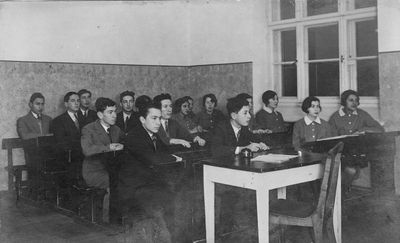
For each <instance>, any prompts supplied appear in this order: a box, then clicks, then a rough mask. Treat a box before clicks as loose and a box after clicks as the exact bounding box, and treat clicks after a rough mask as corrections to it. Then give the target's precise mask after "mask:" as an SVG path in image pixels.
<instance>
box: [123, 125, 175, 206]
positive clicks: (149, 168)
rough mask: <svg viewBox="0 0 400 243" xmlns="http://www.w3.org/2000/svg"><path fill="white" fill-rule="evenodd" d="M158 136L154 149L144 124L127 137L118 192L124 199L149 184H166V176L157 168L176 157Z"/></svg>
mask: <svg viewBox="0 0 400 243" xmlns="http://www.w3.org/2000/svg"><path fill="white" fill-rule="evenodd" d="M155 136H156V137H157V141H156V147H157V151H155V149H154V145H153V141H152V140H151V138H150V136H149V134H148V133H147V131H146V130H145V129H144V128H143V126H142V125H141V126H138V127H137V129H134V130H131V132H130V133H128V135H127V137H126V138H125V142H126V143H125V155H124V158H123V159H122V160H123V162H122V164H121V170H120V174H119V183H118V192H119V195H120V197H121V198H122V199H124V198H125V199H126V198H129V197H131V196H132V195H133V194H134V191H135V190H136V189H137V188H139V187H143V186H147V185H155V184H158V185H165V181H164V176H163V175H162V173H161V172H160V171H159V170H157V168H155V165H157V164H160V163H163V162H172V161H175V160H176V158H175V157H174V156H172V155H171V154H169V150H168V147H167V145H166V144H164V143H163V142H162V140H161V139H160V138H159V137H158V135H157V134H155Z"/></svg>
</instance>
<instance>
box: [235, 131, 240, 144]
mask: <svg viewBox="0 0 400 243" xmlns="http://www.w3.org/2000/svg"><path fill="white" fill-rule="evenodd" d="M239 138H240V130H239V131H238V132H237V133H236V140H237V141H238V142H239Z"/></svg>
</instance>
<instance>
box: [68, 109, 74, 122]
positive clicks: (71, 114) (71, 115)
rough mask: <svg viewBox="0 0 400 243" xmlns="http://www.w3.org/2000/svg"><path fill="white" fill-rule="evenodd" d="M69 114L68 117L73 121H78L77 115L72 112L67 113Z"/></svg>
mask: <svg viewBox="0 0 400 243" xmlns="http://www.w3.org/2000/svg"><path fill="white" fill-rule="evenodd" d="M67 113H68V115H69V116H70V117H71V119H72V120H73V121H75V120H76V116H75V114H76V113H73V112H70V111H67Z"/></svg>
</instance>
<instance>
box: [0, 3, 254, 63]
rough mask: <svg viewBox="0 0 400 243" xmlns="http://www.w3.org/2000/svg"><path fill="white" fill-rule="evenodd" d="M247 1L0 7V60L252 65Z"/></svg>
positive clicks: (30, 4)
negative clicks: (247, 63)
mask: <svg viewBox="0 0 400 243" xmlns="http://www.w3.org/2000/svg"><path fill="white" fill-rule="evenodd" d="M252 11H253V7H252V1H251V0H242V1H232V0H214V1H205V0H204V1H203V0H201V1H193V2H191V1H148V2H138V1H129V2H120V1H87V2H83V1H71V2H64V1H49V2H3V3H0V60H15V61H39V62H74V63H112V64H139V65H199V64H212V63H234V62H247V61H251V60H252V52H251V46H252V31H253V30H252V23H253V19H252Z"/></svg>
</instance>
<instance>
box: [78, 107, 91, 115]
mask: <svg viewBox="0 0 400 243" xmlns="http://www.w3.org/2000/svg"><path fill="white" fill-rule="evenodd" d="M79 109H80V110H81V113H82V114H83V115H84V114H86V112H87V111H88V110H89V109H88V110H84V109H82V108H79Z"/></svg>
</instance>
